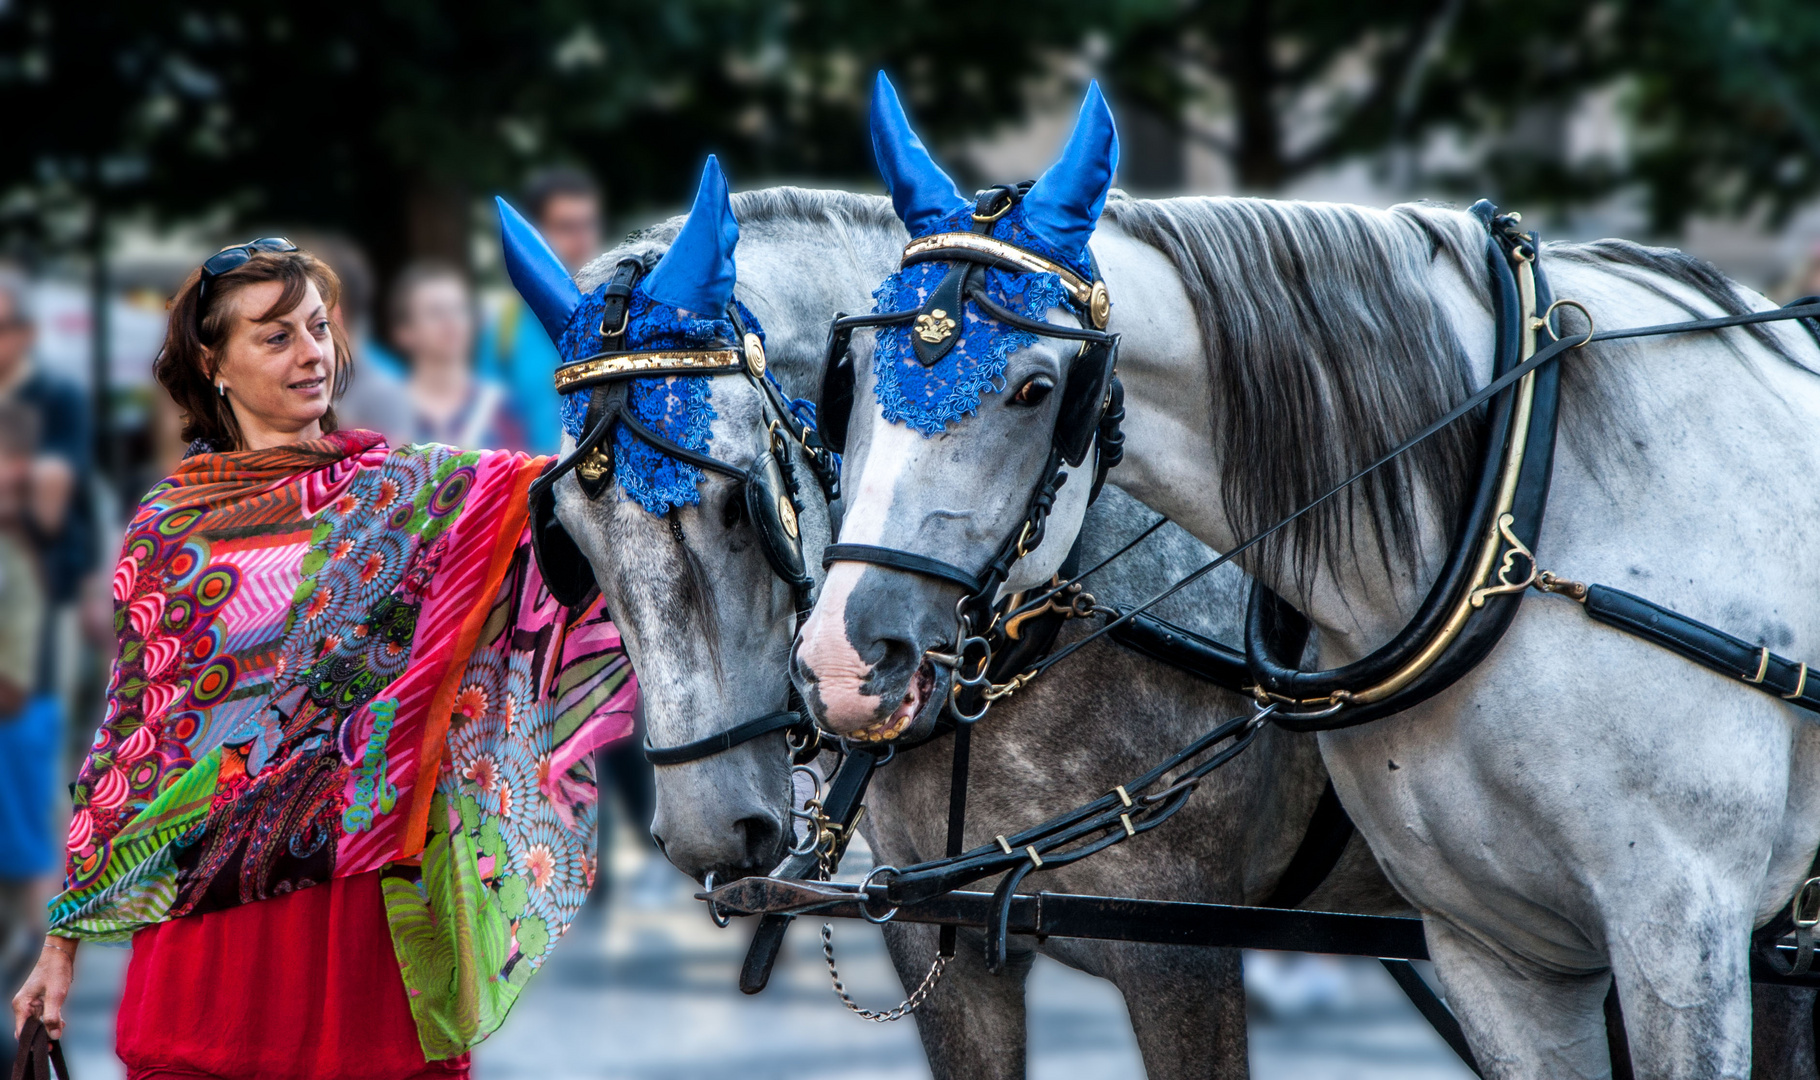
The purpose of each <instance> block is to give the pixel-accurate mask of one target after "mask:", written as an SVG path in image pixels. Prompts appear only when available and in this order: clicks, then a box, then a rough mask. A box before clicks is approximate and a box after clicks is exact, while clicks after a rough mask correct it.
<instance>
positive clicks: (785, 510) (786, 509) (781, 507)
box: [777, 495, 800, 540]
mask: <svg viewBox="0 0 1820 1080" xmlns="http://www.w3.org/2000/svg"><path fill="white" fill-rule="evenodd" d="M777 516H778V518H779V519H780V520H781V521H782V522H783V523H784V531H785V532H787V533H789V534H790V539H792V540H795V539H797V536H798V533H797V529H798V528H800V526H798V525H797V524H796V507H794V506H791V505H790V500H789V499H787V498H785V497H784V496H782V495H779V496H778V497H777Z"/></svg>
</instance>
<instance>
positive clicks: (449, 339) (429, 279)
mask: <svg viewBox="0 0 1820 1080" xmlns="http://www.w3.org/2000/svg"><path fill="white" fill-rule="evenodd" d="M392 340H393V341H394V342H396V343H397V345H398V348H399V351H401V352H402V353H404V355H405V359H406V361H407V362H408V363H409V365H410V369H411V377H410V380H409V381H408V382H406V384H405V388H406V391H407V393H408V395H409V398H410V403H411V416H412V421H413V426H414V430H413V432H412V437H411V441H412V442H439V443H448V444H449V445H450V446H459V447H462V448H464V449H469V448H472V447H476V446H494V447H504V448H508V449H513V450H519V449H523V448H524V443H525V440H524V433H523V432H522V431H521V430H520V429H519V426H518V423H517V421H516V420H515V419H514V418H513V416H512V414H511V411H510V410H509V409H508V408H507V407H506V394H505V388H504V387H502V386H500V385H499V384H498V383H496V382H493V381H492V380H490V379H481V378H477V377H476V376H475V374H474V294H473V292H472V290H470V289H469V288H468V280H467V278H466V277H465V276H463V275H462V273H461V271H459V270H457V269H455V268H454V267H453V266H448V265H444V264H438V263H419V264H417V265H415V266H409V267H406V268H405V271H404V273H402V274H400V275H399V276H398V283H397V284H396V285H394V286H392ZM544 378H545V379H548V378H549V373H548V372H545V374H544ZM554 415H555V414H554V413H552V414H551V416H552V417H554Z"/></svg>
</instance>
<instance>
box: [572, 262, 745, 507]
mask: <svg viewBox="0 0 1820 1080" xmlns="http://www.w3.org/2000/svg"><path fill="white" fill-rule="evenodd" d="M647 280H648V279H647ZM734 304H735V305H736V306H738V308H739V314H740V318H741V319H743V320H744V321H745V324H746V329H747V330H749V331H750V332H752V333H754V334H757V335H758V337H759V340H760V341H763V340H764V337H765V332H764V329H763V328H762V327H760V326H759V325H758V320H757V319H756V318H754V317H753V315H752V312H750V311H749V310H747V309H746V307H745V305H743V304H740V303H739V301H737V300H735V301H734ZM605 306H606V297H605V286H604V285H603V286H602V287H601V288H599V289H596V290H594V292H592V293H590V294H588V295H587V296H586V297H584V298H583V299H582V302H581V306H580V307H579V308H577V309H576V311H575V317H574V318H573V319H572V320H570V322H569V327H568V329H567V330H565V331H563V334H562V339H561V340H560V341H558V342H557V344H556V347H557V350H558V351H559V352H560V353H561V354H562V362H563V363H564V364H565V365H567V364H572V363H575V362H576V361H578V360H582V359H585V358H587V357H589V356H592V355H593V354H594V353H596V352H598V351H600V347H601V337H600V320H601V315H602V311H603V309H604V307H605ZM738 341H739V335H738V334H737V333H735V331H734V329H733V320H731V319H728V318H725V317H721V318H698V317H696V316H694V315H692V314H686V313H684V312H683V311H681V310H680V309H678V308H675V307H672V306H670V305H669V304H666V303H664V302H663V301H661V300H654V299H652V298H651V296H650V294H649V293H647V292H646V291H645V282H644V281H641V282H639V283H638V285H637V286H635V287H634V288H633V290H632V299H631V303H630V305H629V306H628V308H627V314H626V336H625V348H626V349H627V350H628V351H634V352H643V351H648V350H653V349H711V348H717V347H725V346H730V345H732V346H736V345H737V344H738ZM766 374H767V376H768V375H769V372H767V373H766ZM713 384H714V379H713V377H712V376H708V375H672V376H667V377H663V378H649V379H633V380H632V385H631V389H630V393H629V394H628V395H627V405H628V406H629V407H630V408H631V409H632V413H633V415H635V416H637V417H638V419H639V420H640V421H641V422H643V423H644V425H645V426H646V427H648V428H650V429H651V430H652V431H655V432H657V433H658V434H660V435H663V436H664V437H666V438H668V439H670V440H671V441H672V442H675V443H677V444H678V445H680V446H684V447H687V448H688V449H690V450H695V451H699V452H701V453H706V452H707V450H708V440H709V435H710V432H711V429H712V426H713V423H714V419H715V412H714V406H713V405H711V404H709V398H710V397H711V396H712V393H713ZM591 397H592V395H591V394H589V393H586V392H579V393H573V394H566V395H564V396H563V399H562V427H563V430H564V431H566V432H568V433H569V434H570V435H571V436H573V437H574V438H575V439H576V440H578V441H579V440H580V439H581V437H582V435H583V434H584V431H583V424H584V423H585V422H586V418H587V414H588V401H589V399H590V398H591ZM613 470H614V476H615V477H616V478H617V479H618V480H619V486H620V487H621V488H623V489H625V492H626V495H627V496H629V497H630V498H631V499H632V501H633V502H636V503H638V505H640V506H642V507H644V508H645V509H646V510H648V511H650V512H651V513H653V514H658V515H663V514H667V513H669V512H670V509H671V508H672V507H676V506H693V505H696V504H697V503H699V502H701V492H700V490H699V489H698V486H697V485H699V484H700V483H701V479H702V473H701V470H700V469H699V468H697V467H696V466H694V465H691V464H689V463H688V462H686V461H677V460H676V459H675V458H672V457H670V456H669V455H668V454H665V453H663V452H662V451H660V450H657V449H656V448H654V447H652V446H650V445H648V444H646V443H645V442H644V441H642V440H640V439H635V438H633V437H632V436H631V434H629V433H628V432H626V431H625V430H624V429H621V430H619V431H616V432H614V436H613Z"/></svg>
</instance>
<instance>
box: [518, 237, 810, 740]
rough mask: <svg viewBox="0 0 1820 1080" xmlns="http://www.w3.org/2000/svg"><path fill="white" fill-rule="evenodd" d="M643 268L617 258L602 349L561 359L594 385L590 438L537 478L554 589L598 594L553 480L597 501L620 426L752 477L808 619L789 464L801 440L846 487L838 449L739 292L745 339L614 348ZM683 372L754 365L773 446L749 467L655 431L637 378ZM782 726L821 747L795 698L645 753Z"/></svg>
mask: <svg viewBox="0 0 1820 1080" xmlns="http://www.w3.org/2000/svg"><path fill="white" fill-rule="evenodd" d="M644 273H645V265H644V263H643V262H642V261H640V260H638V259H623V260H621V261H620V263H619V265H617V266H615V267H614V268H613V273H612V276H611V277H610V278H609V279H608V281H607V285H606V288H605V289H604V290H603V296H604V298H605V301H606V303H605V305H604V314H603V316H602V318H601V324H600V328H599V334H600V337H601V339H602V344H603V346H604V347H603V349H602V350H601V351H600V352H596V353H594V354H593V355H591V356H587V357H583V358H582V359H580V360H576V361H574V362H572V363H568V364H564V365H563V366H562V367H559V368H558V369H557V370H556V376H555V378H556V389H557V391H558V392H559V393H562V394H573V393H581V392H583V391H586V392H588V393H589V394H590V397H589V400H588V411H587V416H586V419H585V420H584V421H583V429H582V430H583V434H582V438H581V440H580V441H579V442H578V443H577V444H576V446H575V450H574V451H573V452H572V453H570V454H569V456H568V457H566V458H564V459H563V460H561V461H560V462H557V463H555V464H554V465H552V466H550V467H549V468H548V469H546V470H545V471H544V473H543V475H542V476H539V477H538V478H537V480H536V481H535V482H534V483H533V484H532V485H531V489H530V500H531V514H532V531H531V536H532V549H533V552H534V554H535V555H536V558H537V563H538V568H539V570H540V571H542V573H543V574H544V579H545V581H546V582H547V583H548V586H549V589H550V593H551V595H553V596H555V597H556V599H557V600H558V601H559V602H561V603H563V604H565V605H568V606H570V607H577V606H580V605H583V604H585V603H586V602H587V601H588V600H589V599H590V598H591V596H592V595H593V592H594V589H595V582H594V578H593V572H592V570H591V569H590V568H589V566H588V562H587V559H586V558H585V556H583V555H582V553H581V550H580V548H579V546H577V545H576V543H575V541H574V539H573V538H572V537H571V536H569V535H568V532H567V530H565V529H564V528H563V527H562V524H561V522H559V521H557V520H556V516H555V502H556V500H555V490H554V489H555V485H556V481H557V480H559V479H561V478H562V477H563V475H564V474H566V473H570V472H573V473H574V474H575V479H576V482H577V484H579V486H580V487H581V490H582V493H583V494H584V495H586V496H587V497H588V499H589V500H590V501H592V500H595V499H598V498H600V496H601V494H602V493H603V492H604V491H606V489H607V487H608V486H609V485H610V484H611V483H612V481H613V470H614V463H613V447H612V444H611V442H610V440H611V438H612V437H613V434H614V432H615V431H624V432H626V433H627V434H629V435H631V436H632V437H633V438H635V439H638V440H639V441H641V442H643V443H645V444H646V445H647V446H650V447H651V448H652V449H654V450H657V451H658V452H660V453H663V454H666V455H668V456H669V457H672V458H675V459H676V460H678V461H684V462H687V463H689V464H691V465H694V466H696V467H697V468H700V469H704V470H707V471H710V472H717V473H720V474H721V475H723V476H729V477H732V478H733V479H735V480H737V481H739V482H740V483H741V486H742V489H743V491H744V494H745V507H746V512H747V514H748V516H750V518H751V519H752V525H753V528H755V529H756V530H757V531H758V536H759V547H760V549H761V550H762V551H763V552H764V554H765V561H766V562H767V563H769V564H770V566H771V569H772V571H773V572H774V573H775V574H776V575H777V576H778V577H779V578H780V579H782V580H783V581H784V583H785V584H787V585H789V586H790V589H791V592H792V594H793V596H794V598H795V606H796V612H797V621H798V624H799V628H800V623H801V621H802V618H803V615H804V614H805V613H806V612H807V610H808V607H809V593H810V590H811V589H812V588H813V585H814V582H813V580H812V579H811V578H810V576H809V574H808V570H807V566H806V564H805V562H804V559H803V548H802V537H801V532H800V528H799V525H798V517H799V510H800V506H801V504H800V501H799V500H800V495H801V493H800V491H799V490H798V488H797V483H796V475H795V472H794V471H793V470H792V469H791V468H790V460H791V452H792V447H795V448H796V451H797V452H799V453H801V454H802V455H803V458H804V460H805V461H806V462H808V464H809V468H810V470H811V471H812V472H813V473H814V474H815V476H816V479H817V481H818V482H819V483H820V484H821V486H822V489H823V493H824V495H825V496H826V497H827V498H828V499H829V500H833V499H835V498H838V497H839V484H840V478H839V471H838V466H837V464H836V460H835V458H834V456H833V455H832V454H830V453H828V452H827V450H825V449H824V448H823V446H822V443H821V439H820V437H819V435H818V434H817V433H816V430H815V428H814V427H813V426H811V425H810V424H808V423H806V422H804V421H803V420H802V419H801V418H799V417H798V416H797V415H796V413H795V412H793V411H792V410H791V408H790V403H789V402H788V401H787V400H786V399H785V398H784V395H783V392H782V391H781V390H779V389H778V387H777V386H776V385H775V384H774V383H772V382H771V380H770V379H767V378H766V377H765V370H766V366H767V364H766V358H765V347H764V343H763V341H762V340H761V339H760V338H759V336H758V334H757V333H755V332H753V331H752V329H750V328H749V327H748V326H747V325H746V320H745V317H744V316H743V315H742V314H741V313H740V311H739V307H738V305H736V304H732V303H729V304H728V305H727V311H726V317H727V318H728V320H729V321H731V322H732V324H733V330H734V334H735V335H736V336H737V338H738V344H737V345H727V346H725V347H721V348H713V349H651V350H643V351H632V350H626V349H624V348H614V347H613V346H615V345H619V346H623V345H624V343H625V338H626V331H627V321H628V318H629V314H630V306H631V297H632V289H633V286H635V285H636V284H637V283H638V280H639V278H640V277H642V276H643V275H644ZM615 327H616V328H615ZM684 375H695V376H710V377H722V376H732V375H744V376H745V377H746V380H747V381H748V382H749V383H750V384H751V385H752V386H753V387H754V388H756V389H757V390H758V393H759V396H760V398H761V399H762V400H763V401H764V403H765V420H764V423H765V445H764V448H763V449H761V450H760V451H759V452H758V454H757V456H756V457H755V458H754V459H753V461H752V463H751V464H750V465H748V466H746V467H744V468H742V467H740V466H738V465H734V464H732V463H730V462H726V461H722V460H721V459H720V458H717V457H714V456H713V455H711V454H705V453H701V452H699V451H695V450H691V449H689V448H688V447H686V446H682V445H680V444H679V443H677V442H676V441H675V440H673V439H670V438H669V437H668V436H665V435H664V434H662V433H661V432H658V431H654V430H652V429H651V428H650V427H649V426H647V425H646V424H645V423H644V422H643V421H641V420H640V419H639V418H638V416H637V415H636V414H635V413H634V412H633V411H632V409H631V408H630V407H629V404H628V399H629V395H630V392H631V381H632V380H633V379H645V378H663V377H666V376H684ZM790 698H791V700H790V704H791V705H792V706H797V705H799V703H798V702H797V701H796V691H795V688H794V687H792V688H791V691H790ZM774 731H784V732H787V733H788V734H789V735H791V736H794V737H793V738H791V739H790V746H791V750H792V752H793V755H794V756H795V757H796V758H798V759H799V760H807V759H808V758H810V757H813V756H814V755H815V753H816V749H817V743H818V740H819V736H818V735H817V733H816V729H815V726H814V724H813V723H811V722H810V721H809V720H807V719H806V718H805V717H804V716H803V714H802V711H801V709H800V708H799V707H792V708H788V709H785V710H782V711H779V712H774V713H769V714H766V715H764V716H761V717H758V718H756V719H753V720H748V721H746V722H744V723H742V724H738V725H735V726H734V727H732V728H729V729H728V730H726V731H723V732H720V733H718V734H715V735H710V736H708V737H707V738H705V739H698V740H696V741H695V742H691V743H685V744H684V745H682V746H673V747H664V748H658V747H654V746H652V745H650V743H648V742H647V743H646V744H645V757H646V758H647V759H648V760H649V761H651V762H652V763H653V764H657V765H680V764H683V763H686V762H690V761H699V760H701V759H702V758H706V757H711V756H713V755H714V754H718V753H720V752H722V751H724V750H730V749H732V748H733V747H735V746H738V745H740V744H742V743H747V742H750V741H752V740H753V739H756V738H758V737H760V736H762V735H768V734H770V733H771V732H774Z"/></svg>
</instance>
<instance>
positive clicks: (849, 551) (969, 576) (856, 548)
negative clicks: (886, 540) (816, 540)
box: [822, 544, 980, 594]
mask: <svg viewBox="0 0 1820 1080" xmlns="http://www.w3.org/2000/svg"><path fill="white" fill-rule="evenodd" d="M837 562H863V563H871V564H873V565H874V566H883V567H887V568H889V569H892V570H903V571H905V572H907V573H911V574H922V575H923V576H924V577H933V578H941V579H942V580H943V581H952V582H954V583H955V584H956V585H959V586H961V587H962V588H964V589H966V590H967V592H968V593H969V594H971V593H976V592H978V591H979V590H980V579H979V577H978V576H977V575H975V574H973V573H971V572H969V571H966V570H962V569H961V568H960V567H958V566H956V565H954V564H953V563H948V562H943V561H941V560H940V559H932V558H930V557H929V556H927V555H918V554H916V553H915V552H914V551H898V550H897V549H895V548H888V547H878V546H877V545H875V544H829V545H828V546H827V547H826V548H824V549H823V550H822V566H823V567H824V568H825V567H829V566H833V565H834V564H835V563H837Z"/></svg>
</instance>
